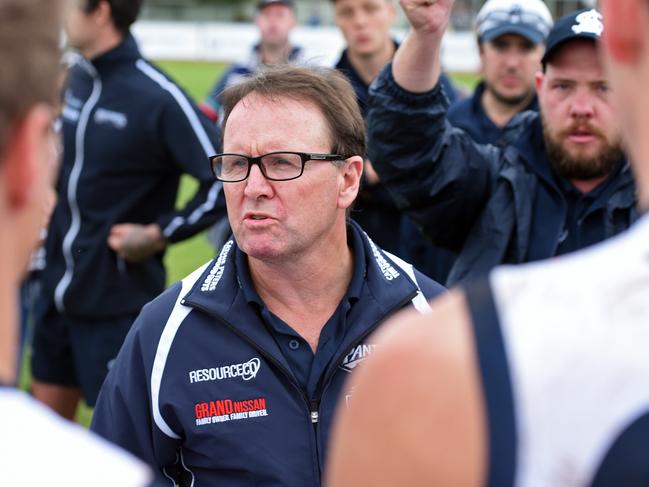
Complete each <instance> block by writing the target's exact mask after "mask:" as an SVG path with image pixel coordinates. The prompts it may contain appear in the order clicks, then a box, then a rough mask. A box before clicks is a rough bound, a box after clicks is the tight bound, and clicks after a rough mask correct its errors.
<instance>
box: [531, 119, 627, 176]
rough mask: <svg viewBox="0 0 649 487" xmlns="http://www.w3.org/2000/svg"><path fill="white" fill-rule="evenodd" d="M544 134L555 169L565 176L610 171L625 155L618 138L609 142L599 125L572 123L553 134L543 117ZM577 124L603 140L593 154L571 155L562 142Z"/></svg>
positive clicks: (601, 174)
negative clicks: (596, 126)
mask: <svg viewBox="0 0 649 487" xmlns="http://www.w3.org/2000/svg"><path fill="white" fill-rule="evenodd" d="M541 120H542V121H543V138H544V139H545V148H546V151H547V153H548V158H549V159H550V165H551V166H552V168H553V169H554V171H555V172H556V173H557V174H559V175H561V176H563V177H564V178H566V179H568V180H581V181H586V180H589V179H597V178H601V177H604V176H608V175H609V174H611V173H612V172H613V170H614V169H615V167H616V166H617V165H618V163H619V162H620V161H621V160H622V159H623V158H624V153H623V152H622V147H621V145H620V143H619V142H614V143H611V142H609V141H608V139H607V138H606V137H605V136H604V134H602V132H601V131H599V130H598V129H596V128H594V127H592V126H590V125H589V124H588V123H586V124H580V125H578V124H573V125H571V126H570V127H569V128H568V129H566V130H563V131H561V132H559V133H558V134H556V135H552V134H551V132H550V131H549V130H548V126H547V122H546V120H545V118H544V117H541ZM576 127H580V128H586V129H587V130H588V131H589V132H590V133H592V134H593V135H594V136H595V137H596V138H598V139H599V140H601V141H602V142H603V145H602V147H601V149H600V150H599V151H598V152H597V153H596V154H595V155H593V156H579V155H578V156H573V155H572V154H570V152H568V151H567V150H566V149H564V148H563V146H562V145H561V141H562V140H565V139H566V138H567V137H568V134H569V133H572V132H573V131H574V130H575V128H576Z"/></svg>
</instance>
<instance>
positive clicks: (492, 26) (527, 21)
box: [476, 0, 552, 44]
mask: <svg viewBox="0 0 649 487" xmlns="http://www.w3.org/2000/svg"><path fill="white" fill-rule="evenodd" d="M551 28H552V14H551V13H550V10H549V9H548V7H547V5H545V3H544V2H543V1H542V0H488V1H487V2H486V3H485V4H484V5H483V6H482V8H481V9H480V12H478V17H477V18H476V29H477V32H478V39H479V40H480V42H488V41H492V40H493V39H495V38H496V37H500V36H502V35H505V34H518V35H520V36H523V37H525V38H526V39H528V40H529V41H530V42H532V43H534V44H541V43H543V42H545V39H546V37H547V36H548V33H549V32H550V29H551Z"/></svg>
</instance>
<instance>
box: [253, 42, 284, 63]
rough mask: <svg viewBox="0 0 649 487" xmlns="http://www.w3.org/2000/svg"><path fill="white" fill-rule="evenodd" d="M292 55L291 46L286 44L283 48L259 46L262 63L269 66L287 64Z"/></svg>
mask: <svg viewBox="0 0 649 487" xmlns="http://www.w3.org/2000/svg"><path fill="white" fill-rule="evenodd" d="M290 54H291V45H290V44H284V45H283V46H269V45H264V44H260V45H259V57H260V59H261V62H262V64H266V65H268V66H274V65H277V64H284V63H287V62H288V58H289V56H290Z"/></svg>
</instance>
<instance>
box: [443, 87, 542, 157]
mask: <svg viewBox="0 0 649 487" xmlns="http://www.w3.org/2000/svg"><path fill="white" fill-rule="evenodd" d="M484 90H485V83H484V81H481V82H480V83H478V86H476V88H475V90H474V91H473V95H471V97H469V98H465V99H463V100H459V101H458V102H456V103H453V104H452V105H451V106H450V108H449V109H448V114H447V118H448V120H449V122H451V125H453V126H454V127H457V128H461V129H462V130H464V131H465V132H467V133H468V134H469V135H470V136H471V138H472V139H473V140H475V141H476V142H477V143H479V144H493V145H498V143H499V141H500V140H501V138H502V136H503V133H504V130H505V127H498V126H497V125H496V124H495V123H493V121H492V120H491V119H490V118H489V117H488V116H487V113H486V112H485V110H484V107H483V106H482V94H483V93H484ZM525 110H533V111H535V112H538V111H539V103H538V100H537V98H536V95H534V98H532V101H531V102H530V104H529V105H528V106H527V107H525Z"/></svg>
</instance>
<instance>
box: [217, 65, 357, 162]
mask: <svg viewBox="0 0 649 487" xmlns="http://www.w3.org/2000/svg"><path fill="white" fill-rule="evenodd" d="M251 93H255V94H257V95H260V96H262V97H264V98H266V99H269V100H277V99H280V98H289V99H292V100H297V101H307V102H311V103H313V104H314V105H316V106H317V107H318V108H319V109H320V111H321V112H322V114H323V115H324V117H325V120H326V121H327V125H328V126H329V129H330V132H331V133H330V137H331V144H332V147H331V148H330V150H331V152H332V153H334V154H340V155H342V156H344V157H345V158H348V157H351V156H361V157H365V126H364V124H363V117H362V116H361V112H360V109H359V108H358V102H357V100H356V94H355V92H354V89H353V88H352V85H351V84H350V83H349V81H348V80H347V78H346V77H345V76H344V75H342V74H341V73H339V72H338V71H336V70H334V69H329V68H320V67H318V68H316V67H309V68H307V67H301V66H292V65H282V66H272V67H267V68H265V69H262V70H260V71H259V72H257V73H256V74H254V75H253V76H251V77H250V78H247V79H246V80H245V81H242V82H240V83H238V84H236V85H234V86H231V87H229V88H227V89H226V90H225V91H224V92H223V93H222V94H221V100H222V101H223V108H224V111H225V115H224V118H223V131H224V132H225V126H226V125H227V123H228V118H229V116H230V113H231V112H232V109H233V108H234V107H235V105H236V104H237V103H239V102H240V101H241V100H242V99H244V98H245V97H246V96H248V95H249V94H251Z"/></svg>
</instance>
